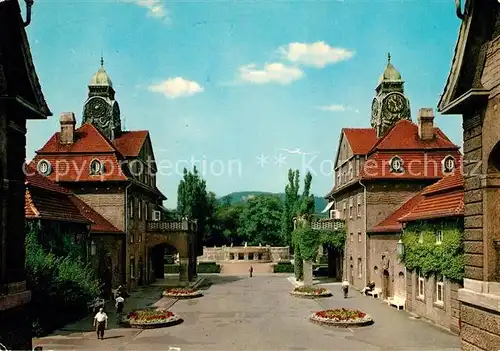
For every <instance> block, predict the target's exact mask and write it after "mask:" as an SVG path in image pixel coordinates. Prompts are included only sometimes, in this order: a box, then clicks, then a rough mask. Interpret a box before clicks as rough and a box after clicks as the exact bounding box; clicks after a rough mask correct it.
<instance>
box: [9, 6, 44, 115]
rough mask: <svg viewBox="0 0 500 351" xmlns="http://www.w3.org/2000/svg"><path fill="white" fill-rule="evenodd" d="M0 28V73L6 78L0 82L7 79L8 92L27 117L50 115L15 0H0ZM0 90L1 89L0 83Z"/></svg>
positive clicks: (19, 10)
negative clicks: (21, 106) (19, 103)
mask: <svg viewBox="0 0 500 351" xmlns="http://www.w3.org/2000/svg"><path fill="white" fill-rule="evenodd" d="M0 32H1V33H2V35H1V36H0V47H4V48H5V50H3V52H2V57H1V60H0V67H1V68H0V76H2V75H3V77H2V78H4V79H5V80H3V81H0V85H3V84H4V83H6V84H5V88H6V90H7V91H6V93H7V95H9V96H13V97H16V98H18V102H21V104H22V105H24V106H26V107H27V108H26V109H25V111H26V117H27V118H28V119H29V118H33V119H45V118H46V117H47V116H51V115H52V113H51V112H50V110H49V107H48V106H47V102H46V101H45V98H44V96H43V93H42V89H41V86H40V82H39V79H38V76H37V74H36V71H35V66H34V65H33V58H32V56H31V51H30V47H29V42H28V38H27V35H26V30H25V28H24V24H23V19H22V16H21V9H20V7H19V3H18V2H17V1H1V2H0ZM2 66H3V67H2ZM0 90H3V89H2V87H1V86H0ZM3 93H5V92H4V91H2V94H3Z"/></svg>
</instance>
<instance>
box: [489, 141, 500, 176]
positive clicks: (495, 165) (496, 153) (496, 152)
mask: <svg viewBox="0 0 500 351" xmlns="http://www.w3.org/2000/svg"><path fill="white" fill-rule="evenodd" d="M487 172H488V174H494V173H500V141H499V142H497V143H496V144H495V146H493V148H492V149H491V152H490V154H489V156H488V165H487Z"/></svg>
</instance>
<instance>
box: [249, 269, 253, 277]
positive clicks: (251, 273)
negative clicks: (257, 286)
mask: <svg viewBox="0 0 500 351" xmlns="http://www.w3.org/2000/svg"><path fill="white" fill-rule="evenodd" d="M249 271H250V278H252V275H253V266H250V270H249Z"/></svg>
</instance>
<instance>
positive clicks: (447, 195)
mask: <svg viewBox="0 0 500 351" xmlns="http://www.w3.org/2000/svg"><path fill="white" fill-rule="evenodd" d="M422 194H423V196H424V198H423V199H422V201H420V202H419V204H418V205H417V206H415V208H413V209H412V210H411V211H410V212H409V213H407V214H405V215H403V216H401V217H400V218H399V221H401V222H409V221H416V220H425V219H431V218H441V217H451V216H463V214H464V187H463V177H462V175H461V174H460V173H459V172H457V173H456V174H454V175H450V176H447V177H444V178H443V179H441V180H440V181H439V182H437V183H435V184H433V185H430V186H428V187H427V188H425V189H424V191H423V192H422Z"/></svg>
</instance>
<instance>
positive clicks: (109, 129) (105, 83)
mask: <svg viewBox="0 0 500 351" xmlns="http://www.w3.org/2000/svg"><path fill="white" fill-rule="evenodd" d="M88 87H89V94H88V97H87V101H85V105H84V108H83V121H82V124H84V123H92V124H93V125H94V126H95V127H96V128H97V129H99V130H100V131H101V133H103V134H104V135H105V136H106V137H108V138H109V139H110V140H113V139H115V137H118V135H119V133H120V132H121V119H120V107H119V106H118V102H117V101H116V100H115V90H114V89H113V83H112V82H111V79H110V78H109V76H108V74H107V73H106V70H105V69H104V60H103V59H102V57H101V68H99V70H98V71H97V73H96V74H94V76H93V77H92V79H91V81H90V84H89V86H88Z"/></svg>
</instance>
